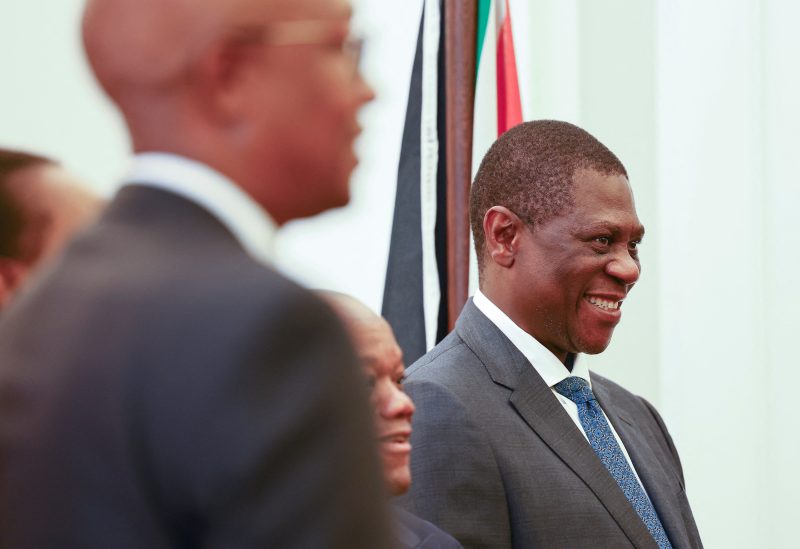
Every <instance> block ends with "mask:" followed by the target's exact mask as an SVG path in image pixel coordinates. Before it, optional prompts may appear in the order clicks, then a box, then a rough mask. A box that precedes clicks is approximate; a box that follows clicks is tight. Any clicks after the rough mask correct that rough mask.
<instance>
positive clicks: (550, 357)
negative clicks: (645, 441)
mask: <svg viewBox="0 0 800 549" xmlns="http://www.w3.org/2000/svg"><path fill="white" fill-rule="evenodd" d="M472 301H473V303H475V306H476V307H477V308H478V310H480V311H481V312H482V313H483V314H485V315H486V317H487V318H488V319H489V320H491V321H492V323H493V324H494V325H495V326H497V327H498V329H499V330H500V331H501V332H503V334H504V335H505V336H506V337H507V338H508V339H509V340H510V341H511V343H512V344H513V345H514V346H515V347H516V348H517V349H518V350H519V352H521V353H522V354H523V355H524V356H525V358H526V359H528V362H530V363H531V365H533V368H534V369H535V370H536V372H537V373H538V374H539V375H540V376H541V377H542V379H543V380H544V382H545V383H547V385H548V386H549V387H550V390H551V391H552V392H553V396H554V397H555V398H556V399H557V400H558V401H559V402H560V403H561V406H563V407H564V410H566V412H567V414H569V417H571V418H572V421H574V422H575V425H577V426H578V429H580V431H581V433H583V436H584V437H586V432H585V431H584V430H583V426H582V425H581V420H580V418H579V417H578V405H577V404H575V403H574V402H572V401H571V400H570V399H568V398H567V397H565V396H563V395H561V394H560V393H559V392H558V391H556V390H555V389H554V388H553V387H554V386H555V385H556V384H558V383H559V382H561V381H563V380H564V379H566V378H568V377H569V376H577V377H579V378H581V379H584V380H586V382H587V383H588V384H589V388H590V389H591V387H592V380H591V379H589V368H588V367H587V366H586V363H585V362H584V361H583V360H581V359H580V358H581V355H575V357H574V358H575V360H574V362H573V363H572V372H570V371H569V370H567V367H566V366H564V364H563V363H562V362H561V361H560V360H558V358H556V355H554V354H553V353H551V352H550V351H549V350H548V349H547V348H546V347H545V346H544V345H542V344H541V343H539V342H538V341H537V340H536V338H534V337H533V336H532V335H530V334H529V333H528V332H526V331H525V330H523V329H522V328H520V327H519V326H517V325H516V324H515V323H514V321H513V320H511V319H510V318H509V317H508V315H506V314H505V313H504V312H503V311H501V310H500V309H499V308H498V307H497V305H495V304H494V303H492V302H491V301H489V298H488V297H486V296H485V295H483V293H481V291H480V290H478V291H476V292H475V295H474V296H473V297H472ZM599 404H600V403H599V402H598V406H599ZM600 409H601V411H602V407H601V408H600ZM605 414H606V413H605V411H603V415H604V416H605ZM606 421H607V422H608V426H609V427H610V428H611V433H612V434H613V435H614V438H615V439H617V444H619V447H620V448H621V449H622V454H623V455H624V456H625V459H626V460H627V461H628V465H630V466H631V470H632V471H633V474H634V475H636V480H638V481H639V484H640V485H641V486H642V489H643V490H644V491H645V494H647V490H645V488H644V485H643V484H642V481H641V479H639V473H637V472H636V467H634V466H633V462H632V461H631V458H630V456H629V455H628V450H626V449H625V445H624V444H623V443H622V440H621V439H620V438H619V435H618V434H617V431H616V429H614V426H613V425H611V422H610V421H608V417H607V416H606ZM586 440H587V442H588V440H589V439H588V438H587V439H586ZM648 497H649V496H648Z"/></svg>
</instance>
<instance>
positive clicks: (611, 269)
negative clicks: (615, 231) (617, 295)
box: [606, 248, 642, 286]
mask: <svg viewBox="0 0 800 549" xmlns="http://www.w3.org/2000/svg"><path fill="white" fill-rule="evenodd" d="M641 272H642V267H641V265H640V264H639V260H638V259H636V258H634V257H633V256H631V253H630V252H629V251H628V250H627V248H626V249H624V250H620V251H619V252H617V253H616V254H614V256H613V257H611V259H610V261H609V262H608V263H606V273H607V274H608V275H609V276H613V277H614V278H616V279H618V280H619V281H620V282H622V283H623V284H625V286H631V285H633V284H634V283H635V282H636V281H637V280H639V275H640V274H641Z"/></svg>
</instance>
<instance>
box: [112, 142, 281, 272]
mask: <svg viewBox="0 0 800 549" xmlns="http://www.w3.org/2000/svg"><path fill="white" fill-rule="evenodd" d="M123 185H145V186H148V187H155V188H158V189H163V190H166V191H169V192H171V193H174V194H177V195H180V196H182V197H184V198H186V199H187V200H191V201H192V202H194V203H196V204H198V205H199V206H202V207H203V208H204V209H206V210H208V211H209V212H210V213H211V214H212V215H214V217H216V218H217V219H218V220H219V221H220V222H221V223H222V224H223V225H224V226H225V227H226V228H227V229H228V230H229V231H230V232H231V233H232V234H233V235H234V237H236V239H237V240H238V241H239V243H240V244H241V245H242V247H243V248H244V249H245V250H246V251H247V253H249V254H250V255H251V256H252V257H253V258H254V259H256V260H257V261H260V262H262V263H266V264H269V263H272V262H273V260H274V257H275V253H274V240H275V233H276V231H277V225H276V224H275V221H273V219H272V218H271V217H270V215H269V213H267V212H266V211H265V210H264V209H263V208H262V207H261V206H259V205H258V204H257V203H256V202H255V201H254V200H253V199H252V198H250V197H249V196H248V195H247V194H246V193H245V192H244V191H242V190H241V189H240V188H239V187H237V186H236V185H235V184H234V183H233V182H232V181H231V180H230V179H228V178H227V177H225V176H224V175H222V174H221V173H219V172H218V171H216V170H214V169H213V168H210V167H209V166H206V165H205V164H201V163H200V162H196V161H194V160H191V159H189V158H185V157H183V156H178V155H175V154H169V153H157V152H148V153H141V154H137V155H135V156H134V157H133V162H132V164H131V168H130V170H129V171H128V173H127V175H126V176H125V178H124V180H123Z"/></svg>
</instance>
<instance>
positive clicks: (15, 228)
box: [0, 149, 56, 257]
mask: <svg viewBox="0 0 800 549" xmlns="http://www.w3.org/2000/svg"><path fill="white" fill-rule="evenodd" d="M50 165H56V162H55V161H53V160H51V159H49V158H46V157H44V156H39V155H36V154H31V153H27V152H23V151H15V150H10V149H0V256H5V257H18V256H19V254H20V253H21V250H19V238H20V235H21V234H22V229H23V226H24V224H25V219H24V218H23V214H22V210H21V208H20V205H19V202H18V199H17V197H16V196H14V194H13V193H12V192H11V191H10V190H9V189H8V188H7V187H6V180H7V179H8V177H9V176H10V175H11V174H13V173H14V172H17V171H19V170H23V169H26V168H31V167H34V166H50Z"/></svg>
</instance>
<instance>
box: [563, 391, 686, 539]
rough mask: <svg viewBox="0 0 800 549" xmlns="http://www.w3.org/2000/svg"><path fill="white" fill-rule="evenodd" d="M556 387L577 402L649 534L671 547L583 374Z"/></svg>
mask: <svg viewBox="0 0 800 549" xmlns="http://www.w3.org/2000/svg"><path fill="white" fill-rule="evenodd" d="M553 388H554V389H555V390H556V391H558V392H559V393H560V394H562V395H564V396H565V397H567V398H568V399H570V400H571V401H572V402H574V403H575V404H577V405H578V418H579V419H580V420H581V425H582V426H583V430H584V431H585V432H586V438H588V439H589V444H591V445H592V449H593V450H594V453H595V454H597V457H599V458H600V461H602V462H603V465H605V466H606V469H608V472H609V473H611V476H612V477H614V480H615V481H617V484H618V485H619V487H620V488H621V489H622V492H623V493H624V494H625V497H626V498H628V501H630V502H631V505H633V508H634V509H635V510H636V513H637V514H638V515H639V517H640V518H641V519H642V522H644V524H645V526H647V529H648V530H650V535H652V536H653V539H654V540H656V543H658V546H659V547H661V548H662V549H665V548H670V549H671V548H672V545H670V543H669V539H667V533H666V532H665V531H664V527H663V526H662V525H661V521H660V520H659V519H658V515H657V514H656V510H655V509H654V508H653V504H652V503H651V502H650V500H649V499H648V498H647V495H646V494H645V493H644V490H643V489H642V486H641V485H640V484H639V481H638V480H637V479H636V475H635V474H634V473H633V469H631V466H630V465H629V464H628V460H627V459H625V455H624V454H623V453H622V449H621V448H620V447H619V444H617V439H615V438H614V433H612V432H611V427H610V426H609V425H608V420H606V417H605V415H603V411H602V410H601V409H600V405H599V404H598V403H597V399H595V397H594V393H593V392H592V390H591V389H590V388H589V383H588V382H587V381H586V380H585V379H582V378H580V377H575V376H571V377H568V378H566V379H564V380H563V381H561V382H559V383H557V384H556V385H555V386H554V387H553Z"/></svg>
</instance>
